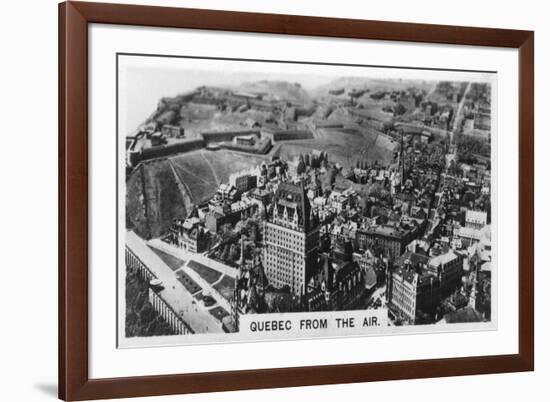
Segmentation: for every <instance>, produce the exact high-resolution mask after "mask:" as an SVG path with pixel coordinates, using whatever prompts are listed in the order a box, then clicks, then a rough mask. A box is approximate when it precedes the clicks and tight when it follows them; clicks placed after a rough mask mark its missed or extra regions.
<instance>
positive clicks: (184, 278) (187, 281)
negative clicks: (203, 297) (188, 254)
mask: <svg viewBox="0 0 550 402" xmlns="http://www.w3.org/2000/svg"><path fill="white" fill-rule="evenodd" d="M177 275H178V281H180V282H181V284H182V285H183V286H185V288H186V289H187V290H188V291H189V293H191V294H195V293H197V292H198V291H200V290H202V288H201V287H200V286H199V285H198V284H197V282H195V281H194V280H193V279H191V277H190V276H189V275H187V274H186V273H185V272H183V271H178V273H177Z"/></svg>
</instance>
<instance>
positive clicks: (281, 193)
mask: <svg viewBox="0 0 550 402" xmlns="http://www.w3.org/2000/svg"><path fill="white" fill-rule="evenodd" d="M264 242H265V248H264V266H265V268H266V269H265V273H266V275H267V278H268V280H269V283H270V284H271V285H273V286H275V287H283V286H285V285H288V286H289V287H290V289H291V291H292V293H294V294H295V295H303V294H304V293H305V286H306V283H307V279H308V276H309V275H311V273H312V272H313V270H314V265H315V263H316V260H317V256H318V248H319V222H318V219H317V217H316V216H315V214H314V213H313V212H312V209H311V205H310V203H309V200H308V197H307V194H306V190H305V188H304V186H303V184H294V183H288V182H283V183H281V184H280V185H279V188H278V189H277V191H276V193H275V197H274V198H273V202H272V203H271V206H270V208H269V211H268V213H267V214H266V222H265V226H264Z"/></svg>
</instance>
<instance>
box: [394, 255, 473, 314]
mask: <svg viewBox="0 0 550 402" xmlns="http://www.w3.org/2000/svg"><path fill="white" fill-rule="evenodd" d="M462 274H463V271H462V258H461V257H460V256H458V255H457V254H455V253H454V252H453V251H452V250H449V251H447V252H446V253H443V254H440V255H437V256H432V257H429V256H427V255H422V254H416V253H413V252H410V251H407V252H406V253H405V254H403V255H402V256H401V257H399V259H398V260H397V261H395V267H394V269H393V272H391V273H390V274H389V275H388V277H387V291H386V297H387V301H388V305H389V307H390V310H391V311H392V313H393V314H394V315H395V316H397V317H399V318H401V319H403V321H404V322H405V323H408V324H415V323H426V322H425V321H426V316H432V317H433V316H434V314H435V311H436V308H437V306H438V305H439V303H440V302H441V301H442V300H443V299H444V298H446V297H448V296H450V295H451V294H452V293H453V292H454V291H455V290H456V289H458V288H459V287H460V285H461V280H462Z"/></svg>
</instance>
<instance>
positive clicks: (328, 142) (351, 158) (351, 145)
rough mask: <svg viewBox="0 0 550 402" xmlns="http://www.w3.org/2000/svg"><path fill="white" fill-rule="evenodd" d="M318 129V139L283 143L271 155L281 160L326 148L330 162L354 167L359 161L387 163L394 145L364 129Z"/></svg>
mask: <svg viewBox="0 0 550 402" xmlns="http://www.w3.org/2000/svg"><path fill="white" fill-rule="evenodd" d="M317 131H318V134H319V136H320V137H321V138H318V139H314V140H300V141H292V142H287V143H282V144H280V145H278V146H277V149H276V150H275V151H274V154H275V155H278V156H280V157H281V158H282V159H293V158H294V157H295V156H298V155H300V154H303V153H309V152H311V151H312V150H318V151H325V152H327V153H328V157H329V160H331V161H332V162H337V163H339V164H340V165H342V166H344V167H353V166H355V163H356V162H357V161H358V160H369V161H375V160H377V161H378V162H379V163H382V164H386V163H389V162H390V161H391V159H392V157H393V150H394V148H395V146H396V144H395V143H392V142H391V141H390V140H389V139H388V138H387V137H385V136H383V135H380V134H379V133H377V132H376V131H374V130H369V129H366V128H358V129H356V130H353V131H349V132H347V131H346V132H342V131H338V130H328V129H321V130H317Z"/></svg>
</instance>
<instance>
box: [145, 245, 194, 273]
mask: <svg viewBox="0 0 550 402" xmlns="http://www.w3.org/2000/svg"><path fill="white" fill-rule="evenodd" d="M149 248H150V249H151V250H153V251H154V252H155V254H156V255H158V256H159V257H160V259H161V260H162V261H164V263H165V264H166V265H168V266H169V267H170V268H171V269H172V271H176V270H177V269H179V268H181V267H182V266H183V264H185V261H183V260H180V259H179V258H176V257H174V256H172V255H170V254H166V253H165V252H164V251H161V250H159V249H158V248H155V247H151V246H149Z"/></svg>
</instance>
